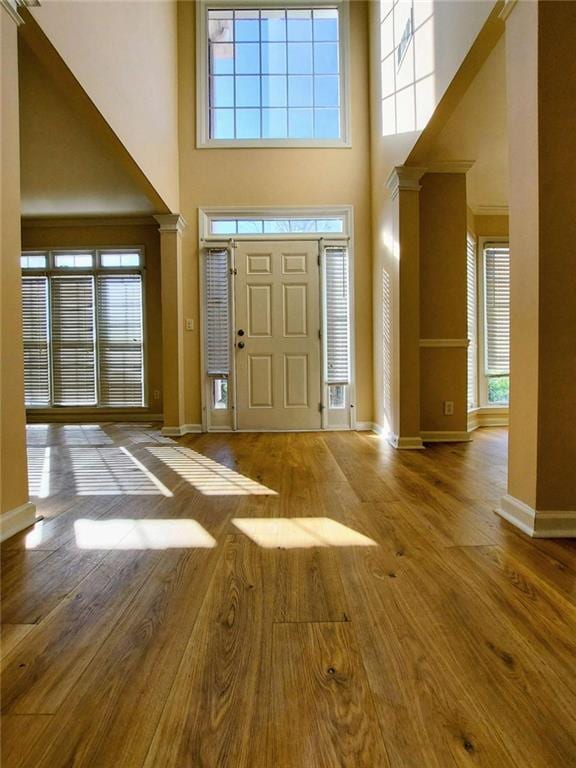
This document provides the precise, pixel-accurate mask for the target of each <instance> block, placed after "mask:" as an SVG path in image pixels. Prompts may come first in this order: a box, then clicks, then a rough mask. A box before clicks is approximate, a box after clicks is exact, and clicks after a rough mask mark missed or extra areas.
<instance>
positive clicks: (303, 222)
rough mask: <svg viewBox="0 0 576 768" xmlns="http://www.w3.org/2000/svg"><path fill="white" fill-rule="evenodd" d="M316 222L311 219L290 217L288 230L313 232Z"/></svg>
mask: <svg viewBox="0 0 576 768" xmlns="http://www.w3.org/2000/svg"><path fill="white" fill-rule="evenodd" d="M315 229H316V222H315V221H314V220H313V219H291V220H290V232H296V233H298V232H314V230H315Z"/></svg>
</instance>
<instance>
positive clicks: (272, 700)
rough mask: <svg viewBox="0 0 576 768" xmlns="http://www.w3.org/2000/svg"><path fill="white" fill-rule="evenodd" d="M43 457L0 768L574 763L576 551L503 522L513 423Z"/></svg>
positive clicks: (7, 586) (96, 438) (12, 610)
mask: <svg viewBox="0 0 576 768" xmlns="http://www.w3.org/2000/svg"><path fill="white" fill-rule="evenodd" d="M29 443H30V456H31V487H32V491H33V493H35V494H36V495H37V496H38V498H37V499H36V501H37V504H38V510H39V513H40V514H42V515H44V517H45V519H44V521H43V522H42V523H40V524H37V525H36V527H35V528H34V529H33V530H31V531H28V532H23V533H21V534H19V535H17V536H15V537H13V538H12V539H10V540H8V541H7V542H4V544H3V545H2V591H3V608H2V639H3V646H2V726H3V738H2V766H3V768H32V766H33V767H34V768H71V767H72V766H74V768H339V767H340V766H342V767H343V768H344V767H345V768H356V767H358V768H360V767H362V768H452V767H453V766H457V767H458V768H459V767H460V766H486V767H490V768H574V767H576V541H568V540H564V541H562V540H549V541H544V540H529V539H527V538H526V537H524V536H523V535H522V534H520V533H518V532H517V531H516V530H515V529H513V528H512V527H511V526H509V525H508V524H507V523H505V522H504V521H503V520H501V519H500V518H499V517H497V516H496V515H495V514H494V513H493V511H492V510H493V508H494V506H495V505H496V504H497V503H498V499H499V497H500V496H501V495H502V494H503V493H504V491H505V481H506V433H505V431H504V430H501V429H487V430H480V431H478V432H476V433H475V436H474V441H473V443H470V444H458V445H437V446H434V447H430V448H428V449H427V450H426V451H422V452H420V451H407V452H398V451H394V450H393V449H392V448H390V447H389V446H388V445H387V444H385V443H384V442H383V441H382V440H381V439H380V438H378V437H377V436H375V435H372V434H369V433H308V434H234V435H227V434H226V435H225V434H212V435H194V436H188V437H186V438H182V439H179V440H177V441H175V440H172V439H169V438H163V437H161V436H160V434H159V433H158V432H157V431H156V430H155V429H154V428H152V427H150V426H138V425H112V424H108V425H100V426H98V425H86V426H79V427H74V426H62V425H52V426H49V427H44V426H33V427H30V429H29Z"/></svg>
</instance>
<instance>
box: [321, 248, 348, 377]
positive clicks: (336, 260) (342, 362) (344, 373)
mask: <svg viewBox="0 0 576 768" xmlns="http://www.w3.org/2000/svg"><path fill="white" fill-rule="evenodd" d="M324 255H325V281H326V284H325V296H326V383H327V384H349V383H350V295H349V294H350V292H349V285H348V249H347V248H345V247H341V246H330V247H327V248H326V249H325V252H324Z"/></svg>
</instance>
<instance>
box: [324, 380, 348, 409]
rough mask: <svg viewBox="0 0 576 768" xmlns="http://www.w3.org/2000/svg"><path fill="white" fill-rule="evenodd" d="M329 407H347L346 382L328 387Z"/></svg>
mask: <svg viewBox="0 0 576 768" xmlns="http://www.w3.org/2000/svg"><path fill="white" fill-rule="evenodd" d="M328 407H329V408H345V407H346V397H345V387H344V384H331V385H330V386H329V387H328Z"/></svg>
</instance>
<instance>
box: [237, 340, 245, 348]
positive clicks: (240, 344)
mask: <svg viewBox="0 0 576 768" xmlns="http://www.w3.org/2000/svg"><path fill="white" fill-rule="evenodd" d="M238 349H244V342H243V341H239V342H238Z"/></svg>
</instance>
